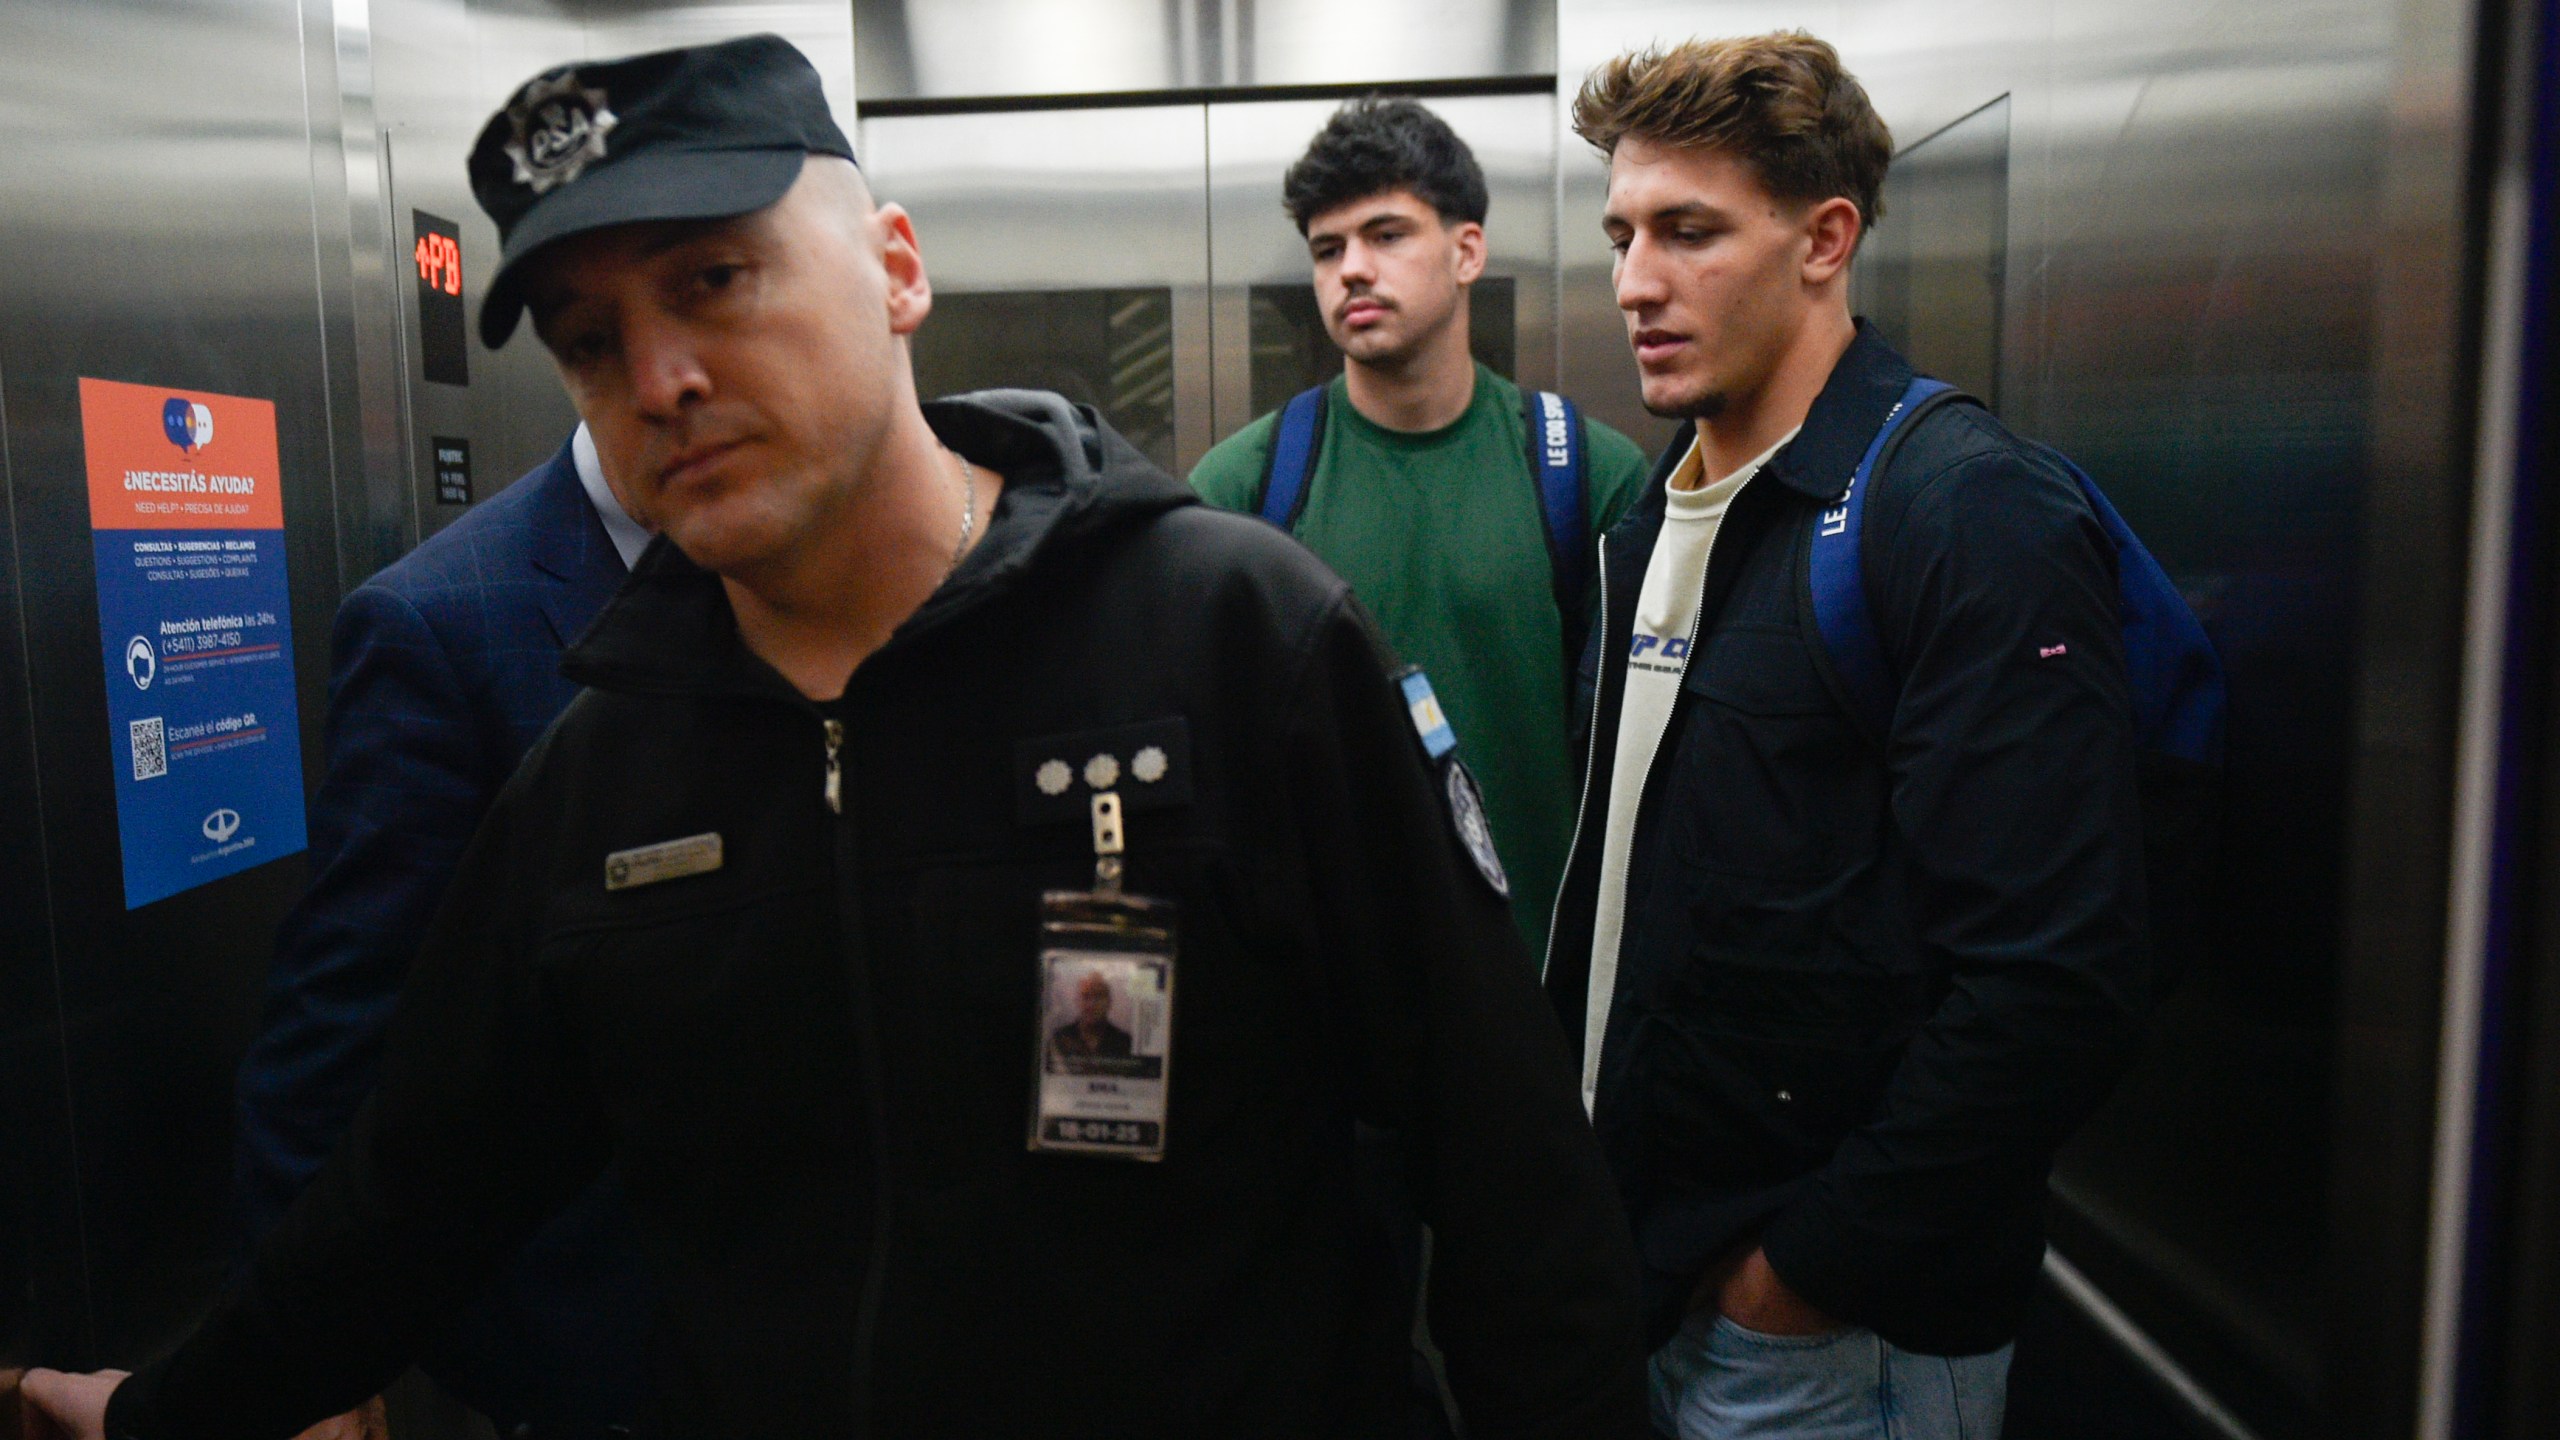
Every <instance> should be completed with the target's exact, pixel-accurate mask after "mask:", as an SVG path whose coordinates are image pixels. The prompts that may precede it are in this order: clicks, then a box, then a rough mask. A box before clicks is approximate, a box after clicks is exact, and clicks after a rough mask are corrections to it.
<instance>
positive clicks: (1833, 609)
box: [1807, 375, 1955, 739]
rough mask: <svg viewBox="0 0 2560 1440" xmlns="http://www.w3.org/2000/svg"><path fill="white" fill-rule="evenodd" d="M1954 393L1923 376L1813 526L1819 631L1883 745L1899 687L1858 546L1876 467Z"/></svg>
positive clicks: (1853, 702) (1849, 694)
mask: <svg viewBox="0 0 2560 1440" xmlns="http://www.w3.org/2000/svg"><path fill="white" fill-rule="evenodd" d="M1954 391H1955V387H1954V386H1952V385H1949V384H1947V383H1946V382H1945V381H1943V380H1932V379H1930V378H1929V377H1928V376H1926V375H1923V376H1920V377H1918V378H1917V379H1914V380H1913V381H1912V382H1911V384H1910V386H1909V387H1908V388H1907V389H1905V390H1904V391H1903V392H1902V398H1901V399H1900V400H1897V401H1895V402H1894V406H1893V409H1892V410H1891V411H1889V412H1887V413H1886V415H1885V417H1884V424H1882V425H1880V426H1878V427H1877V428H1876V437H1875V439H1873V440H1871V441H1868V442H1867V453H1866V454H1865V455H1864V456H1863V457H1861V458H1860V459H1859V461H1858V468H1857V471H1856V473H1854V474H1852V475H1851V476H1850V477H1849V488H1848V489H1847V490H1846V491H1845V492H1843V493H1842V495H1841V497H1840V499H1839V501H1838V503H1836V504H1834V505H1833V506H1832V507H1831V508H1830V509H1828V510H1825V511H1823V512H1822V514H1821V515H1820V516H1818V517H1817V518H1816V519H1815V521H1814V527H1813V556H1812V563H1811V565H1810V567H1809V569H1808V571H1807V577H1808V581H1809V583H1810V586H1811V589H1812V591H1813V623H1814V628H1815V629H1816V630H1818V631H1819V632H1820V633H1821V635H1822V648H1823V649H1824V651H1826V652H1827V653H1828V654H1829V655H1830V657H1831V669H1832V672H1833V673H1834V674H1835V675H1836V676H1837V677H1838V678H1839V681H1840V688H1841V689H1842V690H1843V691H1844V692H1846V698H1847V700H1848V701H1849V706H1850V708H1851V710H1852V711H1853V712H1855V713H1856V715H1857V716H1858V718H1859V719H1860V720H1862V721H1863V722H1865V724H1866V726H1867V728H1868V730H1869V731H1870V732H1871V733H1873V734H1874V735H1875V736H1877V737H1878V738H1879V739H1881V738H1882V737H1884V736H1885V735H1887V734H1889V733H1890V732H1891V730H1892V728H1893V706H1894V699H1895V696H1896V694H1897V692H1898V690H1899V688H1900V687H1899V686H1898V685H1897V683H1896V682H1895V680H1894V675H1893V669H1892V666H1891V665H1890V664H1889V663H1887V661H1886V660H1885V654H1884V642H1883V640H1882V639H1881V638H1879V637H1878V636H1877V634H1876V620H1875V612H1874V611H1873V610H1872V609H1870V608H1869V607H1868V605H1867V579H1866V566H1865V564H1864V563H1863V560H1862V556H1861V547H1860V543H1859V542H1860V540H1861V539H1862V537H1863V536H1864V533H1865V528H1866V526H1865V520H1866V508H1867V506H1866V500H1867V491H1868V490H1869V489H1871V488H1873V487H1872V485H1871V483H1870V482H1871V481H1872V480H1873V479H1874V477H1875V471H1876V464H1877V462H1878V461H1879V460H1880V459H1881V458H1882V457H1883V455H1884V453H1885V451H1886V449H1887V447H1889V446H1890V445H1891V443H1892V441H1893V438H1894V436H1895V435H1897V434H1899V433H1900V432H1901V430H1902V427H1903V426H1905V425H1907V424H1909V423H1910V421H1911V420H1912V418H1913V417H1914V415H1915V414H1916V413H1917V412H1918V411H1919V410H1920V409H1921V408H1922V407H1923V406H1924V405H1926V404H1927V402H1929V401H1930V400H1933V399H1935V398H1936V397H1938V396H1940V395H1947V394H1952V393H1954Z"/></svg>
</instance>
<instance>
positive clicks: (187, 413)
mask: <svg viewBox="0 0 2560 1440" xmlns="http://www.w3.org/2000/svg"><path fill="white" fill-rule="evenodd" d="M160 429H161V431H162V433H164V434H166V435H167V436H168V437H169V443H170V444H172V445H175V446H177V447H178V448H179V449H181V450H185V451H187V452H189V453H193V452H195V451H198V450H201V449H203V448H204V447H205V446H207V445H210V444H212V443H213V410H212V408H211V407H209V406H205V405H200V404H196V403H193V402H191V401H187V400H182V399H180V398H178V397H177V396H175V395H172V396H170V397H169V399H168V402H167V403H166V404H163V405H162V406H161V407H160Z"/></svg>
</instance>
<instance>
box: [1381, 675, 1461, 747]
mask: <svg viewBox="0 0 2560 1440" xmlns="http://www.w3.org/2000/svg"><path fill="white" fill-rule="evenodd" d="M1396 683H1397V684H1399V685H1401V686H1403V687H1404V708H1405V711H1406V713H1408V714H1410V715H1411V716H1412V717H1413V733H1414V734H1415V735H1417V736H1420V737H1421V739H1422V753H1423V754H1425V755H1428V756H1430V757H1431V758H1432V759H1433V760H1435V761H1437V760H1440V759H1443V758H1445V757H1446V756H1447V755H1448V753H1449V752H1450V751H1452V750H1455V749H1457V748H1458V732H1457V731H1455V730H1452V729H1450V728H1449V717H1448V715H1447V714H1446V713H1444V712H1443V711H1442V710H1441V709H1440V697H1439V696H1437V695H1434V694H1432V693H1431V677H1429V676H1427V675H1425V674H1423V673H1422V669H1421V667H1420V666H1408V667H1406V669H1405V671H1404V673H1402V674H1400V675H1398V676H1397V677H1396Z"/></svg>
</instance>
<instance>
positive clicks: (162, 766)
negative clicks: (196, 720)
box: [132, 715, 169, 780]
mask: <svg viewBox="0 0 2560 1440" xmlns="http://www.w3.org/2000/svg"><path fill="white" fill-rule="evenodd" d="M132 728H133V778H134V779H136V780H155V779H158V778H159V777H160V776H163V775H166V774H168V773H169V742H168V738H167V735H166V734H165V732H164V731H163V729H162V727H161V724H160V717H159V716H157V715H154V716H152V717H151V718H150V719H148V720H136V721H134V722H133V727H132Z"/></svg>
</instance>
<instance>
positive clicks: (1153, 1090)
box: [1029, 793, 1176, 1160]
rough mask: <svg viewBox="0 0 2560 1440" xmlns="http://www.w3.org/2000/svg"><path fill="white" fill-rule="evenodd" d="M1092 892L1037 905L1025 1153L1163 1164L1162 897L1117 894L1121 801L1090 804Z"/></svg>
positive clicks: (1167, 1058)
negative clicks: (1036, 990) (1036, 989)
mask: <svg viewBox="0 0 2560 1440" xmlns="http://www.w3.org/2000/svg"><path fill="white" fill-rule="evenodd" d="M1092 815H1093V845H1094V869H1095V879H1094V888H1093V889H1091V890H1051V891H1048V892H1046V893H1044V894H1043V895H1042V896H1041V897H1040V961H1039V964H1040V1019H1039V1023H1038V1025H1037V1026H1035V1027H1034V1033H1033V1037H1032V1063H1031V1133H1030V1136H1029V1143H1030V1147H1031V1148H1032V1149H1033V1150H1040V1151H1065V1152H1070V1153H1078V1154H1086V1155H1116V1156H1119V1157H1121V1158H1123V1159H1128V1160H1161V1159H1163V1158H1164V1122H1165V1110H1166V1100H1167V1098H1168V1096H1169V1095H1170V1094H1171V1091H1172V1085H1173V966H1174V955H1175V948H1176V946H1175V939H1174V914H1175V909H1174V905H1173V902H1172V901H1169V900H1155V899H1150V898H1148V897H1146V896H1142V895H1127V894H1123V893H1121V890H1120V879H1121V867H1120V858H1121V851H1122V849H1123V848H1124V843H1125V842H1124V838H1123V835H1122V830H1121V824H1122V819H1121V813H1120V798H1119V797H1118V796H1117V795H1113V794H1109V793H1104V794H1100V795H1096V796H1094V797H1093V806H1092Z"/></svg>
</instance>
